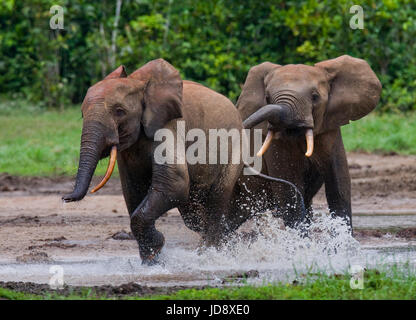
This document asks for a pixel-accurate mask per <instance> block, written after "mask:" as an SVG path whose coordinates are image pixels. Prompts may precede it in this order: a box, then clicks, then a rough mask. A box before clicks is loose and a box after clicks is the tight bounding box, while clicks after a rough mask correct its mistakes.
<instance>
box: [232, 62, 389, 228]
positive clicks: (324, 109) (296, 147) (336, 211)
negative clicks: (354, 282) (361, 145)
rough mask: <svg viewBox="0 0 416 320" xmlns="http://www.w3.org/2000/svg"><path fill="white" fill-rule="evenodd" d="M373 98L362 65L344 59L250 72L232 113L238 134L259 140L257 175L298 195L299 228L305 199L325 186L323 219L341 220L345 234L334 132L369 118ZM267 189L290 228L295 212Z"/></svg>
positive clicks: (372, 78)
mask: <svg viewBox="0 0 416 320" xmlns="http://www.w3.org/2000/svg"><path fill="white" fill-rule="evenodd" d="M380 92H381V83H380V81H379V80H378V78H377V76H376V75H375V73H374V72H373V71H372V69H371V67H370V66H369V65H368V63H367V62H366V61H364V60H362V59H357V58H353V57H350V56H348V55H344V56H341V57H338V58H335V59H331V60H326V61H322V62H319V63H316V64H315V65H314V66H309V65H303V64H298V65H293V64H290V65H284V66H281V65H278V64H274V63H270V62H264V63H262V64H259V65H257V66H254V67H252V68H251V69H250V71H249V73H248V75H247V78H246V81H245V84H244V87H243V89H242V93H241V95H240V97H239V99H238V101H237V109H238V110H239V112H240V115H241V117H242V119H243V121H244V122H243V124H244V127H245V128H250V129H251V131H253V130H254V128H257V129H261V130H262V132H263V138H264V144H263V146H262V147H261V148H260V150H259V151H258V156H262V159H263V172H264V173H265V174H267V175H270V176H273V177H280V178H283V179H287V180H289V181H291V182H292V183H294V184H295V185H296V186H297V187H298V188H299V190H300V191H301V192H302V194H303V196H304V200H305V206H306V208H307V211H308V214H307V216H308V219H307V220H309V221H310V218H311V217H312V209H311V204H312V198H313V197H314V196H315V195H316V193H317V192H318V191H319V189H320V188H321V186H322V185H323V184H325V193H326V198H327V203H328V207H329V211H330V213H331V215H332V216H333V217H342V218H344V219H345V220H347V221H348V224H349V226H350V230H351V232H352V221H351V181H350V176H349V171H348V163H347V157H346V153H345V150H344V144H343V141H342V137H341V128H340V127H341V126H343V125H346V124H348V123H349V122H350V121H351V120H358V119H360V118H362V117H364V116H365V115H367V114H368V113H369V112H371V111H372V110H373V109H374V108H375V107H376V105H377V103H378V101H379V97H380ZM266 133H267V134H266ZM255 151H257V150H255ZM273 189H274V192H275V193H276V194H279V198H280V205H279V207H280V210H281V211H282V214H283V218H284V221H285V224H286V225H289V226H294V225H296V223H297V222H298V220H299V212H298V211H297V210H293V209H292V208H291V206H290V202H291V197H292V195H291V194H290V193H288V192H290V190H289V189H282V186H280V185H275V186H273Z"/></svg>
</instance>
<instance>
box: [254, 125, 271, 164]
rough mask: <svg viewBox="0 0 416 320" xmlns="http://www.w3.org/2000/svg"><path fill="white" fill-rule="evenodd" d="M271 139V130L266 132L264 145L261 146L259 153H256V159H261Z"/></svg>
mask: <svg viewBox="0 0 416 320" xmlns="http://www.w3.org/2000/svg"><path fill="white" fill-rule="evenodd" d="M273 137H274V132H273V131H272V130H269V131H268V132H267V136H266V140H264V143H263V145H262V146H261V148H260V150H259V152H257V156H258V157H261V156H262V155H263V154H264V153H265V152H266V150H267V149H268V148H269V147H270V144H271V143H272V140H273Z"/></svg>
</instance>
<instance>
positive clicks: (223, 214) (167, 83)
mask: <svg viewBox="0 0 416 320" xmlns="http://www.w3.org/2000/svg"><path fill="white" fill-rule="evenodd" d="M81 110H82V115H83V129H82V137H81V150H80V160H79V168H78V174H77V177H76V184H75V187H74V191H73V192H72V193H71V194H69V195H66V196H64V197H63V200H64V201H67V202H70V201H79V200H81V199H83V198H84V196H85V195H86V193H87V191H88V188H89V185H90V182H91V178H92V176H93V173H94V170H95V168H96V166H97V163H98V161H99V160H100V159H102V158H105V157H107V156H110V160H109V166H108V169H107V173H106V175H105V177H104V179H103V181H102V182H101V183H100V184H99V185H98V186H97V187H96V188H94V189H93V190H92V192H96V191H97V190H98V189H99V188H101V187H102V186H103V185H104V184H105V182H106V181H107V180H108V179H109V178H110V176H111V173H112V171H113V169H114V166H115V163H116V160H117V163H118V168H119V172H120V179H121V185H122V189H123V195H124V199H125V201H126V205H127V209H128V212H129V214H130V219H131V229H132V232H133V235H134V236H135V238H136V239H137V242H138V245H139V251H140V256H141V258H142V261H143V263H147V264H152V263H153V262H155V261H156V260H155V258H156V256H157V255H158V253H159V252H160V250H161V248H162V247H163V244H164V237H163V235H162V234H161V233H160V232H159V231H158V230H156V228H155V220H156V219H158V218H159V217H160V216H161V215H162V214H163V213H165V212H166V211H168V210H170V209H172V208H175V207H177V208H178V209H179V211H180V213H181V215H182V217H183V219H184V222H185V224H186V225H187V226H188V227H189V228H191V229H192V230H194V231H197V232H200V233H201V235H202V238H203V240H204V241H205V243H206V244H207V245H218V244H219V243H220V241H221V240H222V239H224V237H225V236H226V235H228V234H229V233H230V232H233V231H234V230H236V229H237V228H238V227H239V226H240V225H241V224H242V223H243V222H244V221H245V220H246V219H247V218H248V217H250V215H251V214H252V212H253V210H252V209H253V208H252V206H250V201H249V200H247V199H249V196H252V197H254V198H255V199H256V200H259V199H258V198H259V195H260V192H263V191H264V190H266V189H267V188H269V186H270V184H268V183H267V179H264V178H259V177H254V176H250V177H248V176H247V177H246V176H243V175H242V172H243V170H242V168H243V162H242V161H239V162H238V163H236V164H234V163H233V162H232V161H231V158H232V157H231V156H230V154H231V153H230V152H231V151H232V150H231V149H232V148H229V149H227V150H228V151H227V152H228V153H229V157H228V159H229V160H228V162H225V163H223V164H222V163H214V164H210V163H204V162H202V163H194V164H189V163H188V162H187V161H180V160H181V159H183V157H184V156H185V154H184V152H183V151H182V153H181V151H179V150H176V151H172V150H170V149H167V150H166V152H167V153H169V154H170V153H171V152H172V155H173V157H175V160H176V161H174V162H172V163H170V162H168V163H161V162H159V161H156V158H155V157H154V154H155V150H156V148H158V147H160V145H161V143H163V142H162V141H159V139H156V133H157V131H158V130H159V129H162V128H164V129H169V130H170V132H172V133H173V135H172V136H173V137H174V139H175V141H174V142H173V145H175V146H176V145H178V143H179V144H180V143H181V142H182V143H183V144H184V145H186V146H187V147H188V146H189V145H190V144H191V142H190V141H185V137H184V136H183V135H182V134H179V131H180V130H179V127H178V126H179V120H183V121H184V123H185V125H186V131H187V132H189V130H191V129H199V130H202V132H203V133H205V134H206V136H207V137H208V136H209V134H208V131H209V130H210V129H226V130H231V129H237V130H238V131H239V132H240V133H241V130H242V129H243V125H242V120H241V117H240V115H239V113H238V111H237V110H236V109H235V107H234V105H233V104H232V102H231V101H230V100H228V99H227V98H226V97H224V96H222V95H220V94H218V93H216V92H214V91H212V90H210V89H208V88H206V87H204V86H202V85H200V84H197V83H194V82H190V81H182V79H181V77H180V75H179V72H178V71H177V70H175V69H174V68H173V67H172V66H171V65H170V64H169V63H167V62H166V61H164V60H163V59H158V60H153V61H151V62H149V63H147V64H146V65H144V66H143V67H141V68H140V69H138V70H136V71H135V72H133V73H132V74H130V75H129V76H127V74H126V72H125V69H124V67H123V66H120V67H119V68H118V69H116V70H115V71H113V72H112V73H111V74H109V75H108V76H107V77H106V78H105V79H104V80H102V81H100V82H98V83H96V84H95V85H93V86H92V87H91V88H89V90H88V92H87V94H86V97H85V99H84V101H83V104H82V107H81ZM207 145H209V141H207ZM232 147H235V145H232ZM178 149H179V148H178ZM240 156H241V155H240ZM269 194H270V193H269ZM266 198H267V197H265V199H264V202H263V205H262V204H261V203H260V205H259V206H258V207H256V208H255V209H257V210H265V209H266V206H267V205H268V204H269V203H271V199H266ZM260 202H261V201H260ZM257 203H258V201H257ZM262 206H263V207H262Z"/></svg>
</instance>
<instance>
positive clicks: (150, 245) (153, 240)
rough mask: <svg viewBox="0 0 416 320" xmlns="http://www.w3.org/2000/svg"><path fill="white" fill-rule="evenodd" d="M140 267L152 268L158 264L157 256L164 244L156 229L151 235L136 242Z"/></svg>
mask: <svg viewBox="0 0 416 320" xmlns="http://www.w3.org/2000/svg"><path fill="white" fill-rule="evenodd" d="M138 243H139V252H140V258H141V259H142V265H146V266H154V265H157V264H160V261H159V254H160V251H161V250H162V248H163V246H164V244H165V237H164V236H163V234H162V233H161V232H159V231H157V230H156V229H154V231H153V232H152V233H151V234H147V235H146V236H145V237H141V239H140V240H139V241H138Z"/></svg>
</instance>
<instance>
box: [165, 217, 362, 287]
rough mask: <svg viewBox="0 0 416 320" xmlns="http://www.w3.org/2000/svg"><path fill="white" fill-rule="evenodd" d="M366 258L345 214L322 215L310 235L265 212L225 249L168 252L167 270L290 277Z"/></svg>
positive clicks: (343, 266)
mask: <svg viewBox="0 0 416 320" xmlns="http://www.w3.org/2000/svg"><path fill="white" fill-rule="evenodd" d="M359 256H360V245H359V243H358V241H356V240H355V239H354V238H353V237H352V236H351V234H350V232H349V229H348V225H347V224H346V223H345V220H343V219H341V218H331V217H329V216H328V215H318V216H316V217H315V218H314V220H313V222H312V224H311V226H310V228H309V236H308V237H304V236H303V235H302V233H301V232H300V231H298V230H294V229H285V228H284V226H283V224H282V222H281V220H280V219H277V218H275V217H273V216H272V215H271V214H267V213H265V214H262V215H260V216H258V217H256V218H255V219H253V220H252V221H251V222H249V223H247V224H246V225H244V226H243V227H242V228H240V230H239V232H237V234H236V235H234V236H233V237H232V238H231V239H230V240H228V241H227V242H226V243H224V244H223V246H222V247H221V248H220V249H216V248H205V249H199V250H185V249H183V248H170V249H167V250H165V251H163V252H162V257H161V258H162V260H163V261H164V263H165V268H166V269H168V270H170V271H171V272H175V270H176V272H177V270H182V272H189V273H190V274H193V275H195V274H196V273H201V274H206V275H207V274H209V273H211V276H212V277H213V278H214V279H219V278H220V277H221V276H224V275H226V274H230V273H233V272H241V271H247V270H252V269H254V270H257V271H258V272H259V274H260V277H259V279H258V280H261V281H265V280H266V281H275V280H285V279H287V277H291V276H293V275H295V273H296V272H311V271H319V272H336V271H338V270H343V271H345V269H347V268H348V267H349V265H350V261H351V259H353V258H356V257H359Z"/></svg>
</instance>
